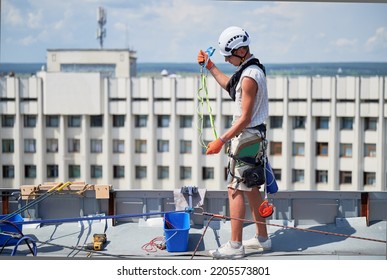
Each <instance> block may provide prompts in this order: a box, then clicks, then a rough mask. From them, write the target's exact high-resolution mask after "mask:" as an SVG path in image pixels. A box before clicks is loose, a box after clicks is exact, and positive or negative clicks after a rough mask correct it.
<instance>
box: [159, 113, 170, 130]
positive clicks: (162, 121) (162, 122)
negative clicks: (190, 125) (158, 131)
mask: <svg viewBox="0 0 387 280" xmlns="http://www.w3.org/2000/svg"><path fill="white" fill-rule="evenodd" d="M169 122H170V116H169V115H160V116H157V127H169Z"/></svg>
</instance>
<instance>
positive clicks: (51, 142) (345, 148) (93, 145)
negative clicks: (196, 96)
mask: <svg viewBox="0 0 387 280" xmlns="http://www.w3.org/2000/svg"><path fill="white" fill-rule="evenodd" d="M1 142H2V143H1V145H2V152H3V153H14V150H15V148H14V139H2V140H1ZM102 144H103V143H102V140H101V139H91V140H90V152H91V153H102V147H103V145H102ZM339 145H340V157H352V144H351V143H340V144H339ZM169 147H170V143H169V140H162V139H158V140H157V152H158V153H166V152H169ZM58 150H59V145H58V139H56V138H50V139H46V152H47V153H57V152H58ZM67 151H68V152H69V153H80V152H81V141H80V139H74V138H69V139H67ZM24 152H25V153H36V139H24ZM124 152H125V140H120V139H113V153H124ZM135 153H147V140H144V139H135ZM180 153H181V154H191V153H192V141H191V140H180ZM204 153H205V149H202V154H204ZM270 155H273V156H280V155H282V142H277V141H270ZM292 155H293V156H304V155H305V143H302V142H293V144H292ZM316 155H317V156H328V143H327V142H317V143H316ZM364 156H365V157H376V144H373V143H365V144H364Z"/></svg>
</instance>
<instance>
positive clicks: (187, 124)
mask: <svg viewBox="0 0 387 280" xmlns="http://www.w3.org/2000/svg"><path fill="white" fill-rule="evenodd" d="M191 127H192V116H181V117H180V128H191Z"/></svg>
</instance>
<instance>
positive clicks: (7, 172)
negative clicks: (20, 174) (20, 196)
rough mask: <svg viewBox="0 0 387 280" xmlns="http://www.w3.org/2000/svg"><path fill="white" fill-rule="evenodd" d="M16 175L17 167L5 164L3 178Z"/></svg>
mask: <svg viewBox="0 0 387 280" xmlns="http://www.w3.org/2000/svg"><path fill="white" fill-rule="evenodd" d="M14 177H15V167H14V166H13V165H3V178H5V179H10V178H14Z"/></svg>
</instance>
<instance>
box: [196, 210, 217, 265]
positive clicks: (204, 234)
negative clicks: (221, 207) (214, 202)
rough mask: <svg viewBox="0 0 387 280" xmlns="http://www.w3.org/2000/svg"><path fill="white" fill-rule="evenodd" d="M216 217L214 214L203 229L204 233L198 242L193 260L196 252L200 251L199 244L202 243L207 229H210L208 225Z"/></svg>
mask: <svg viewBox="0 0 387 280" xmlns="http://www.w3.org/2000/svg"><path fill="white" fill-rule="evenodd" d="M214 218H215V217H214V216H211V217H210V219H209V220H208V222H207V225H206V227H205V228H204V231H203V233H202V235H201V236H200V239H199V242H198V244H197V245H196V247H195V250H194V251H193V253H192V257H191V260H192V259H193V258H194V256H195V254H196V252H197V251H198V249H199V245H200V243H201V242H202V240H203V237H204V235H205V234H206V231H207V229H208V226H209V225H210V223H211V221H212V219H214Z"/></svg>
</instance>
